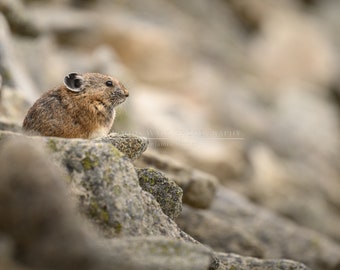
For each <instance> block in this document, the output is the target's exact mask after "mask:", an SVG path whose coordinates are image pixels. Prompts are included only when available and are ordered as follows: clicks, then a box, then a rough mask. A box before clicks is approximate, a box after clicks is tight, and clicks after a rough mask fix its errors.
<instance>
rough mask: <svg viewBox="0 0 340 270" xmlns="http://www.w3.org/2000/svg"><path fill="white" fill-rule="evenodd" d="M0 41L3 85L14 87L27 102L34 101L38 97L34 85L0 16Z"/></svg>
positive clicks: (3, 19)
mask: <svg viewBox="0 0 340 270" xmlns="http://www.w3.org/2000/svg"><path fill="white" fill-rule="evenodd" d="M0 40H1V48H2V49H1V51H0V73H1V76H2V83H3V85H6V86H11V87H14V88H15V89H16V90H18V91H20V93H21V94H22V95H23V96H24V97H25V99H26V100H27V101H28V102H33V101H35V100H36V99H37V97H38V94H37V92H36V89H35V85H34V83H33V81H32V80H31V78H29V76H28V74H27V72H26V70H25V68H24V65H23V64H22V62H21V59H20V58H19V57H18V55H17V52H16V51H15V46H14V44H15V43H14V42H13V40H12V37H11V33H10V30H9V26H8V24H7V21H6V19H5V17H4V16H3V15H2V14H0Z"/></svg>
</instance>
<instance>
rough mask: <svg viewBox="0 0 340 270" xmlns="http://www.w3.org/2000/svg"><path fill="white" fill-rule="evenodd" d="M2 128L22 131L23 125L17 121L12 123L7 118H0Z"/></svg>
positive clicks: (0, 127) (0, 128)
mask: <svg viewBox="0 0 340 270" xmlns="http://www.w3.org/2000/svg"><path fill="white" fill-rule="evenodd" d="M0 130H4V131H12V132H18V133H20V132H22V130H21V126H19V125H18V124H16V123H12V122H10V121H8V120H7V119H0Z"/></svg>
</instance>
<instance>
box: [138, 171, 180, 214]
mask: <svg viewBox="0 0 340 270" xmlns="http://www.w3.org/2000/svg"><path fill="white" fill-rule="evenodd" d="M136 171H137V174H138V179H139V185H140V186H141V187H142V189H143V190H145V191H147V192H149V193H151V194H152V195H153V196H154V197H155V199H156V200H157V202H158V203H159V205H160V206H161V208H162V210H163V212H164V214H166V215H167V216H169V217H170V218H172V219H175V218H176V217H178V215H179V214H180V213H181V212H182V196H183V190H182V189H181V188H180V187H179V186H177V184H176V183H175V182H174V181H171V180H169V179H168V178H166V177H165V175H164V174H162V173H161V172H159V171H157V170H155V169H151V168H149V169H137V170H136Z"/></svg>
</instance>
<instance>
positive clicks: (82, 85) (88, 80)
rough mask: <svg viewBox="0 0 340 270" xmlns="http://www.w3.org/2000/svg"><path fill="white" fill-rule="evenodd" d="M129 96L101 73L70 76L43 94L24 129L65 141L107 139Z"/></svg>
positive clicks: (31, 109) (121, 87)
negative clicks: (100, 137) (116, 111)
mask: <svg viewBox="0 0 340 270" xmlns="http://www.w3.org/2000/svg"><path fill="white" fill-rule="evenodd" d="M128 96H129V93H128V91H127V90H126V88H125V87H124V86H123V84H122V83H121V82H119V81H118V80H117V79H115V78H114V77H111V76H108V75H103V74H100V73H85V74H79V73H70V74H68V75H67V76H65V78H64V85H61V86H59V87H56V88H54V89H52V90H50V91H48V92H46V93H45V94H43V95H42V96H41V97H40V98H39V99H38V100H37V101H36V102H35V103H34V104H33V106H32V107H31V108H30V109H29V111H28V112H27V115H26V117H25V119H24V122H23V129H24V130H25V131H26V132H28V133H31V134H38V135H42V136H55V137H64V138H94V137H99V136H104V135H107V134H108V133H109V131H110V129H111V127H112V124H113V122H114V118H115V107H116V106H117V105H119V104H120V103H122V102H124V101H125V99H126V98H127V97H128Z"/></svg>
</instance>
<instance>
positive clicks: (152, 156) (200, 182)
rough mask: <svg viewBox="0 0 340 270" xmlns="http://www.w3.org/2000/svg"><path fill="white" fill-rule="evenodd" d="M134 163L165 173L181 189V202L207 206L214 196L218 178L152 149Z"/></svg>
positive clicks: (202, 206)
mask: <svg viewBox="0 0 340 270" xmlns="http://www.w3.org/2000/svg"><path fill="white" fill-rule="evenodd" d="M136 164H137V166H140V167H145V166H148V167H154V168H157V169H158V170H160V171H161V172H163V173H165V175H166V176H167V177H168V178H169V179H171V180H173V181H175V182H176V183H177V185H179V186H180V187H181V188H182V189H183V202H184V203H186V204H188V205H190V206H192V207H195V208H203V209H204V208H208V207H209V206H210V204H211V203H212V201H213V199H214V197H215V193H216V189H217V186H218V180H217V178H216V177H215V176H213V175H211V174H208V173H205V172H202V171H200V170H197V169H192V168H189V167H185V166H184V165H181V164H179V163H178V162H176V161H175V160H172V159H170V158H169V157H166V156H163V155H161V154H159V153H157V152H153V151H148V152H146V153H144V154H143V155H142V157H141V159H140V160H139V161H138V162H137V163H136Z"/></svg>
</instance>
